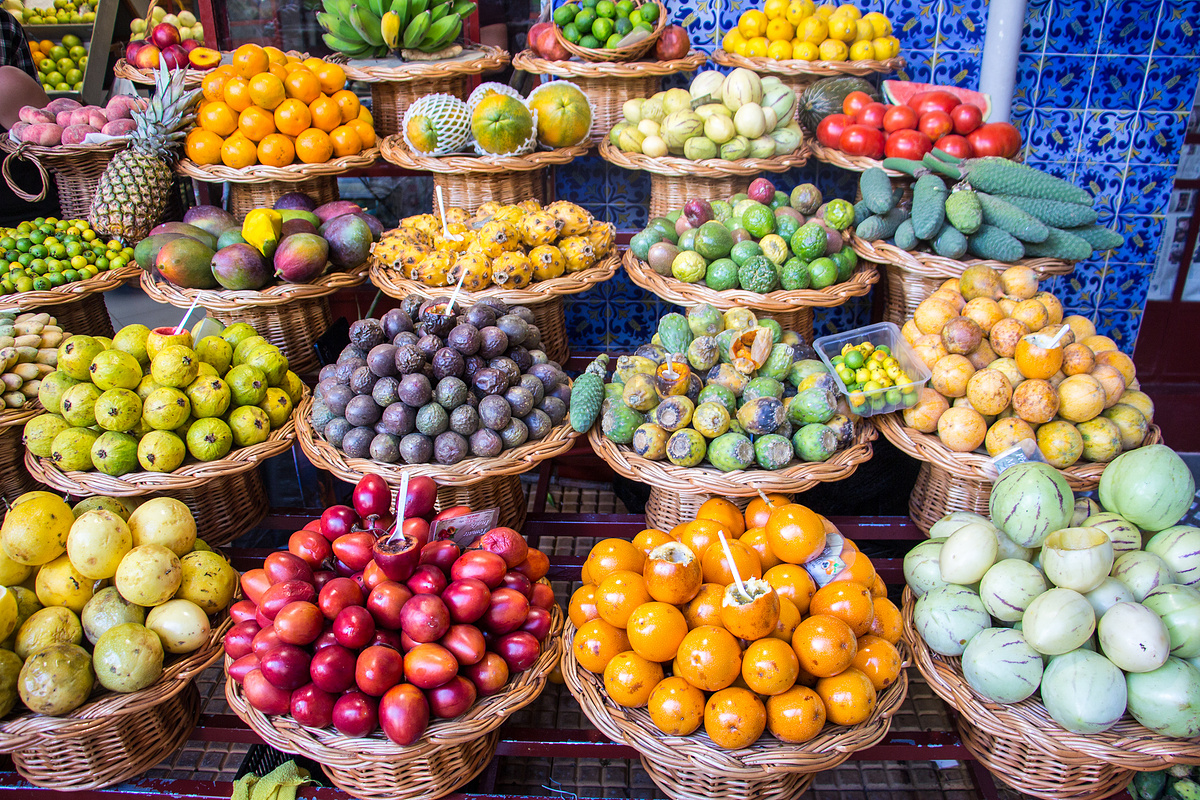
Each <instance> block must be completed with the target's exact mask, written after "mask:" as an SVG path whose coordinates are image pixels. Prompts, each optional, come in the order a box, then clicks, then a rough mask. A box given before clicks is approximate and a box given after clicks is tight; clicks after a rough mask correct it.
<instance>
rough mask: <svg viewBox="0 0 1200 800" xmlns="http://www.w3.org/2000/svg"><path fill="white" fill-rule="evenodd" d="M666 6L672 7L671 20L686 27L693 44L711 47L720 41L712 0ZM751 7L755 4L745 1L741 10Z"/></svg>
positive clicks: (706, 47) (719, 28)
mask: <svg viewBox="0 0 1200 800" xmlns="http://www.w3.org/2000/svg"><path fill="white" fill-rule="evenodd" d="M668 7H669V8H673V12H672V15H671V16H672V21H673V22H675V23H676V24H678V25H682V26H683V27H685V28H687V31H688V36H689V37H690V38H691V40H692V43H693V44H694V45H697V46H703V47H705V49H711V48H713V47H715V46H716V45H717V44H718V43H719V42H720V39H721V33H720V31H721V30H723V28H721V27H720V25H719V23H718V20H717V9H716V7H715V5H714V0H695V2H693V3H678V4H671V5H670V6H668ZM752 7H757V6H754V5H752V4H750V3H745V8H743V9H742V10H746V9H748V8H752ZM735 22H736V20H735Z"/></svg>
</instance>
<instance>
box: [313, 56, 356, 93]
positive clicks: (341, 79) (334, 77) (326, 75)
mask: <svg viewBox="0 0 1200 800" xmlns="http://www.w3.org/2000/svg"><path fill="white" fill-rule="evenodd" d="M304 63H305V66H307V67H308V68H309V69H311V70H312V71H313V74H314V75H316V76H317V80H319V81H320V82H321V91H322V92H324V93H325V94H329V95H331V94H334V93H335V92H340V91H341V90H342V89H344V88H346V72H345V70H343V69H342V68H341V67H339V66H338V65H337V64H330V63H328V62H326V61H317V62H316V64H312V63H310V62H309V61H305V62H304Z"/></svg>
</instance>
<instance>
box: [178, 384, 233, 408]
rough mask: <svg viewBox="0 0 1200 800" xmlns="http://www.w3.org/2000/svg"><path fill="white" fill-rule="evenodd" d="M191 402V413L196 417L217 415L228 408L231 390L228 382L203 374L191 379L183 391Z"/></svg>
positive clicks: (231, 398)
mask: <svg viewBox="0 0 1200 800" xmlns="http://www.w3.org/2000/svg"><path fill="white" fill-rule="evenodd" d="M184 393H185V394H186V395H187V398H188V400H190V401H191V403H192V415H193V416H195V417H196V418H197V419H204V418H205V417H219V416H221V415H222V414H224V413H225V412H226V411H228V410H229V404H230V403H231V402H232V401H233V392H232V391H230V389H229V384H227V383H225V381H223V380H221V379H220V378H217V377H204V376H203V375H202V376H200V377H199V378H196V380H194V381H192V383H191V385H189V386H188V387H187V390H186V391H185V392H184Z"/></svg>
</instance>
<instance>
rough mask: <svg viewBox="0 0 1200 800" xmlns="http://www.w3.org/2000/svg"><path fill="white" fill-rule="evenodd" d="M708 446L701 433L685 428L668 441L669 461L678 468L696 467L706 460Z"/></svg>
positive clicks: (673, 434) (676, 432)
mask: <svg viewBox="0 0 1200 800" xmlns="http://www.w3.org/2000/svg"><path fill="white" fill-rule="evenodd" d="M707 450H708V444H707V443H706V442H705V441H704V437H703V436H701V435H700V432H699V431H697V430H694V429H692V428H683V429H682V430H678V431H675V432H674V433H672V434H671V438H670V439H668V440H667V460H668V461H670V462H671V463H672V464H674V465H675V466H677V467H694V466H696V465H697V464H699V463H700V462H701V461H703V460H704V456H705V454H706V452H707Z"/></svg>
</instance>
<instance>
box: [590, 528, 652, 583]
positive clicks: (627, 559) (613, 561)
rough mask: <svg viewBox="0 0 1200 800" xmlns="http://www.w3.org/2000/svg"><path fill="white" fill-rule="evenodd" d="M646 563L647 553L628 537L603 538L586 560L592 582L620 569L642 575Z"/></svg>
mask: <svg viewBox="0 0 1200 800" xmlns="http://www.w3.org/2000/svg"><path fill="white" fill-rule="evenodd" d="M645 563H646V557H645V555H644V554H643V553H642V552H641V551H640V550H638V549H637V548H636V547H634V546H633V543H632V542H630V541H628V540H626V539H601V540H600V541H598V542H596V544H594V545H592V550H591V552H590V553H588V557H587V561H586V564H587V567H588V570H589V572H590V574H591V577H592V583H600V581H602V580H604V579H605V578H607V577H608V576H609V575H611V574H612V573H614V572H618V571H620V570H629V571H630V572H636V573H638V574H639V575H640V574H641V572H642V568H643V567H644V566H645Z"/></svg>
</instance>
